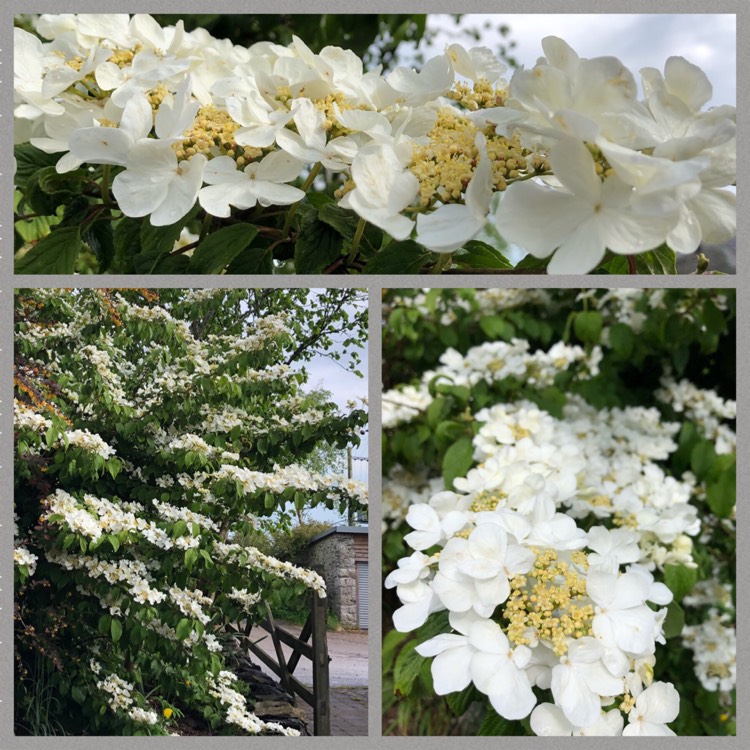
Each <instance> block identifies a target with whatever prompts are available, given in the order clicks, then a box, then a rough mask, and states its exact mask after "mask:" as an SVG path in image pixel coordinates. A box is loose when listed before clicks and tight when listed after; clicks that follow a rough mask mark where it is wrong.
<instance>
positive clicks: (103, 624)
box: [97, 615, 112, 635]
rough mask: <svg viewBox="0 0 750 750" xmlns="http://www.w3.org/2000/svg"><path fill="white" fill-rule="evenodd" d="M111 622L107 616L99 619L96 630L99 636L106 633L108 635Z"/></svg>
mask: <svg viewBox="0 0 750 750" xmlns="http://www.w3.org/2000/svg"><path fill="white" fill-rule="evenodd" d="M111 620H112V618H111V617H110V616H109V615H102V616H101V617H100V618H99V625H98V627H97V630H98V631H99V633H100V634H101V635H106V634H107V633H109V628H110V622H111Z"/></svg>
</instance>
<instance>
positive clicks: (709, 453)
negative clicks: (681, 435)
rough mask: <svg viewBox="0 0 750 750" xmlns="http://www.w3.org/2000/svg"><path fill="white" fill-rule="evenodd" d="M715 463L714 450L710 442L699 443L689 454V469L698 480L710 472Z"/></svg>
mask: <svg viewBox="0 0 750 750" xmlns="http://www.w3.org/2000/svg"><path fill="white" fill-rule="evenodd" d="M714 461H716V449H715V448H714V445H713V443H712V442H711V441H710V440H701V441H699V442H698V443H697V444H696V445H695V447H694V448H693V450H692V452H691V453H690V468H691V469H692V470H693V473H694V474H695V476H696V477H698V479H703V478H705V477H706V475H707V474H708V473H709V472H710V471H711V468H712V467H713V465H714Z"/></svg>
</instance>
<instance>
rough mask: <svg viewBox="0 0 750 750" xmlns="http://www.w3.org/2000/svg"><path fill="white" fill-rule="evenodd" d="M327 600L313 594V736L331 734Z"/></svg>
mask: <svg viewBox="0 0 750 750" xmlns="http://www.w3.org/2000/svg"><path fill="white" fill-rule="evenodd" d="M327 609H328V606H327V599H323V598H321V597H319V596H316V595H315V594H313V604H312V647H313V656H314V658H313V664H312V673H313V693H314V695H315V706H314V707H313V712H314V713H313V715H314V718H315V736H316V737H320V736H330V734H331V704H330V692H329V683H328V640H327V634H326V613H327Z"/></svg>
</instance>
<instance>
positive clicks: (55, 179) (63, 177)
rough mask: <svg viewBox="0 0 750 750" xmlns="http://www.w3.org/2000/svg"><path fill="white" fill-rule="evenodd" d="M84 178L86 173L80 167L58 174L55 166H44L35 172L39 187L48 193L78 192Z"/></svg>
mask: <svg viewBox="0 0 750 750" xmlns="http://www.w3.org/2000/svg"><path fill="white" fill-rule="evenodd" d="M86 179H87V175H86V173H85V172H84V171H83V170H82V169H76V170H75V171H74V172H65V173H64V174H60V173H59V172H58V171H57V169H55V167H45V168H44V169H40V170H39V171H38V172H37V181H38V182H39V187H40V188H41V189H42V190H44V192H45V193H47V194H49V195H52V194H53V193H65V194H67V195H72V194H73V193H80V192H81V187H82V185H83V182H84V180H86Z"/></svg>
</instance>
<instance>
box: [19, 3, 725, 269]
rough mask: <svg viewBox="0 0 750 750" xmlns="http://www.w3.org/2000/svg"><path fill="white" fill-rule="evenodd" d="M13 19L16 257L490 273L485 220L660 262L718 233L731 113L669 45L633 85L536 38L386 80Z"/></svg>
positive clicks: (452, 54) (254, 54)
mask: <svg viewBox="0 0 750 750" xmlns="http://www.w3.org/2000/svg"><path fill="white" fill-rule="evenodd" d="M33 32H34V33H31V32H29V31H27V30H24V29H21V28H17V29H16V30H15V66H16V67H15V135H16V142H17V144H18V145H17V147H16V163H17V171H16V180H17V185H18V191H19V192H18V200H19V207H20V209H21V212H22V213H21V218H23V217H24V216H27V217H29V220H31V219H32V217H38V216H40V215H41V216H43V217H48V221H46V222H45V223H46V226H45V227H43V228H39V227H37V229H36V230H34V229H32V231H31V232H30V231H29V228H28V227H26V226H25V224H24V221H20V223H18V224H17V229H18V232H19V235H18V239H19V243H18V244H19V246H20V247H21V248H22V252H21V253H19V255H18V258H17V264H16V267H17V270H18V271H19V272H24V273H39V272H50V271H54V272H72V271H73V270H75V269H76V268H79V267H91V266H92V265H93V267H95V268H96V269H98V270H99V271H115V272H124V273H180V272H191V273H218V272H223V271H224V272H229V273H259V272H263V273H270V272H273V271H275V270H284V271H290V270H294V271H296V272H298V273H321V272H325V273H334V272H337V273H339V272H349V273H351V272H365V273H409V272H417V271H420V270H424V269H430V270H432V271H434V272H440V271H443V270H448V269H451V268H455V269H463V270H469V269H474V270H479V271H482V270H486V269H493V270H494V271H498V270H500V271H502V270H503V269H510V268H511V264H510V262H509V261H508V259H507V258H506V256H505V254H504V253H503V250H504V249H505V248H506V245H505V242H504V241H503V239H501V238H504V239H505V240H508V241H511V242H513V243H516V244H518V245H520V246H521V247H522V248H523V249H525V250H526V251H527V252H528V253H529V255H528V256H527V257H526V258H525V259H524V260H523V261H522V263H521V264H520V266H519V267H520V268H524V269H530V270H535V269H536V270H541V269H545V268H548V269H549V271H551V272H555V273H586V272H589V271H591V270H592V269H595V268H599V269H602V270H605V271H607V272H610V273H622V272H628V271H629V272H631V273H632V272H636V271H637V272H648V273H653V272H658V273H663V272H674V270H675V265H674V263H675V253H676V252H677V253H692V252H694V251H696V250H697V249H698V248H699V247H700V245H701V243H702V242H707V243H720V242H724V241H727V240H729V239H731V238H732V237H733V236H734V233H735V223H736V218H735V197H734V193H733V192H732V191H731V190H727V189H726V188H727V187H728V186H732V185H733V184H734V182H735V151H736V145H735V109H734V107H731V106H720V107H714V108H710V109H704V106H705V105H706V103H707V102H708V101H709V100H710V99H711V95H712V87H711V83H710V82H709V81H708V79H707V77H706V75H705V74H704V73H703V71H702V70H701V69H700V68H699V67H697V66H696V65H694V64H693V63H691V62H689V61H687V60H685V59H683V58H682V57H670V58H669V59H668V60H667V61H666V63H665V64H664V70H663V73H662V72H660V71H659V70H657V69H656V68H644V69H643V70H641V71H640V72H641V80H642V89H643V99H639V98H638V89H637V85H636V81H635V78H634V76H633V74H632V73H631V72H630V71H629V70H628V69H627V68H626V67H625V66H624V65H623V64H622V62H620V61H619V60H618V59H616V58H614V57H610V56H603V57H596V58H593V59H583V58H579V56H578V55H577V54H576V53H575V52H574V51H573V50H572V49H571V48H570V47H569V46H568V45H567V44H566V43H565V42H564V41H563V40H562V39H558V38H556V37H547V38H545V39H543V40H542V49H543V51H544V55H545V56H544V57H541V58H540V59H539V60H538V61H537V63H536V64H535V65H534V66H533V67H531V68H529V69H524V68H518V69H516V70H515V71H514V72H513V73H512V75H508V73H509V71H506V66H505V64H504V63H503V62H502V61H501V60H500V59H498V58H497V57H496V56H495V55H494V54H493V53H492V52H491V51H490V50H489V49H487V48H486V47H473V48H468V49H467V48H464V47H463V46H461V45H460V44H451V45H449V46H448V47H447V48H446V50H445V51H444V53H443V54H439V55H436V56H435V57H433V58H432V59H430V60H428V61H427V62H426V63H425V64H424V66H423V67H422V69H421V70H419V71H417V70H415V69H413V68H409V67H404V66H401V67H396V68H395V70H393V71H392V72H390V73H388V74H383V73H382V71H381V69H380V68H374V69H372V70H368V71H365V69H364V66H363V62H362V60H361V59H360V58H359V57H358V56H357V55H356V54H355V53H354V52H352V51H351V50H346V49H342V48H340V47H336V46H327V47H325V48H324V49H322V50H320V51H315V50H312V49H310V48H309V47H308V46H307V45H306V44H305V42H304V41H303V40H302V39H300V38H298V37H294V39H293V41H292V43H291V44H289V45H287V46H282V45H279V44H274V43H271V42H260V43H257V44H253V45H251V46H250V47H249V48H245V47H240V46H234V45H232V44H231V43H230V42H228V41H227V40H220V39H215V38H213V37H212V36H211V35H210V34H209V33H208V32H207V31H205V30H204V29H196V30H194V31H191V32H186V31H185V29H184V26H183V23H182V22H181V21H180V22H178V23H177V24H176V25H175V26H173V27H172V26H170V27H164V28H162V27H161V26H160V25H159V24H158V23H157V22H156V21H155V20H154V19H153V18H152V17H151V16H148V15H134V16H132V17H129V16H128V15H126V14H115V15H85V14H84V15H77V16H76V15H71V14H63V15H48V14H44V15H41V16H39V17H38V18H36V19H35V26H34V29H33ZM541 214H543V215H544V216H545V221H544V222H539V221H538V217H539V215H541ZM50 224H51V225H52V228H51V230H50V229H49V225H50ZM37 230H38V231H37ZM35 232H36V234H35ZM24 233H25V235H26V237H25V239H26V240H39V242H38V243H37V244H34V245H33V246H31V247H29V246H28V245H27V244H26V243H25V242H24V237H23V235H24ZM40 233H41V235H42V236H39V234H40ZM30 234H31V235H33V236H29V235H30ZM84 248H86V250H87V252H86V253H84V254H82V250H83V249H84ZM626 256H627V257H626ZM700 267H701V268H702V269H703V270H705V263H704V262H703V261H701V266H700Z"/></svg>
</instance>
